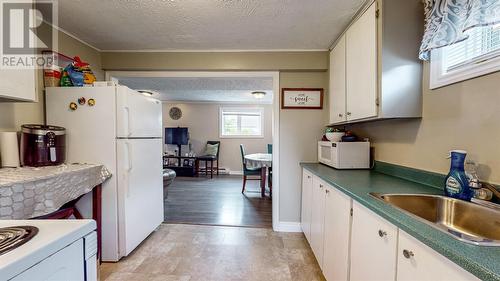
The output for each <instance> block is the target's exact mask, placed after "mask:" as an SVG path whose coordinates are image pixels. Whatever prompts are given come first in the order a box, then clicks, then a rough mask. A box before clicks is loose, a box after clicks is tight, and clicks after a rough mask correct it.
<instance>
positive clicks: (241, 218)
mask: <svg viewBox="0 0 500 281" xmlns="http://www.w3.org/2000/svg"><path fill="white" fill-rule="evenodd" d="M259 183H260V181H258V180H251V181H247V187H246V190H247V191H246V192H245V194H242V193H241V187H242V176H228V175H220V176H214V178H213V179H210V178H209V177H203V176H201V177H193V178H189V177H177V178H176V179H175V180H174V182H173V183H172V184H171V185H170V186H169V187H168V198H167V199H166V200H165V222H166V223H185V224H208V225H226V226H250V227H271V226H272V200H271V198H269V193H267V196H266V197H265V198H261V197H260V187H259Z"/></svg>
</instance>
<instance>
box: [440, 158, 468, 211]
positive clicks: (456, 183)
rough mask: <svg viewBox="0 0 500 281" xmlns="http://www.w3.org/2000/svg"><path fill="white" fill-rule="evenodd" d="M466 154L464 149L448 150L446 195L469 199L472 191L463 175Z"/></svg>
mask: <svg viewBox="0 0 500 281" xmlns="http://www.w3.org/2000/svg"><path fill="white" fill-rule="evenodd" d="M466 156H467V151H465V150H452V151H450V158H451V167H450V172H449V173H448V175H447V176H446V180H445V188H444V192H445V194H446V196H449V197H453V198H457V199H462V200H466V201H470V200H471V198H472V196H473V195H474V192H473V190H472V189H471V188H470V187H469V180H468V179H467V176H466V175H465V170H464V163H465V157H466Z"/></svg>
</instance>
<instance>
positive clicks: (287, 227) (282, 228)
mask: <svg viewBox="0 0 500 281" xmlns="http://www.w3.org/2000/svg"><path fill="white" fill-rule="evenodd" d="M273 228H274V231H278V232H302V227H301V226H300V222H291V221H279V222H278V223H277V224H276V225H275V226H274V227H273Z"/></svg>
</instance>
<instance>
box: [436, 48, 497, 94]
mask: <svg viewBox="0 0 500 281" xmlns="http://www.w3.org/2000/svg"><path fill="white" fill-rule="evenodd" d="M496 52H498V51H496ZM442 54H443V49H442V48H438V49H434V50H432V51H431V59H430V79H429V88H430V89H437V88H441V87H444V86H448V85H451V84H454V83H458V82H462V81H465V80H469V79H472V78H476V77H479V76H483V75H486V74H490V73H493V72H497V71H500V56H496V57H493V58H489V59H484V57H480V58H478V59H477V60H472V61H470V62H469V63H466V64H464V65H463V66H460V67H459V68H458V69H455V70H452V71H450V72H447V73H444V71H443V57H442ZM484 56H487V54H484Z"/></svg>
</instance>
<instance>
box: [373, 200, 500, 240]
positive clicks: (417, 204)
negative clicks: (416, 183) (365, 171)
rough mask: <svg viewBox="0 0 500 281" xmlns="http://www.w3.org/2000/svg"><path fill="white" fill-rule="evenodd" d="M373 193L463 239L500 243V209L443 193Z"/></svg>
mask: <svg viewBox="0 0 500 281" xmlns="http://www.w3.org/2000/svg"><path fill="white" fill-rule="evenodd" d="M370 195H371V196H373V197H375V198H377V199H380V200H382V201H384V202H386V203H388V204H390V205H392V206H394V207H396V208H398V209H401V210H402V211H404V212H406V213H409V214H410V215H413V216H415V217H416V218H417V219H419V220H421V221H423V222H425V223H427V224H429V225H431V226H433V227H435V228H437V229H439V230H441V231H444V232H446V233H448V234H449V235H452V236H453V237H455V238H457V239H459V240H462V241H464V242H468V243H472V244H476V245H485V246H500V209H496V208H491V207H485V206H481V205H479V204H475V203H470V202H466V201H462V200H457V199H453V198H449V197H445V196H440V195H426V194H379V193H370Z"/></svg>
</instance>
